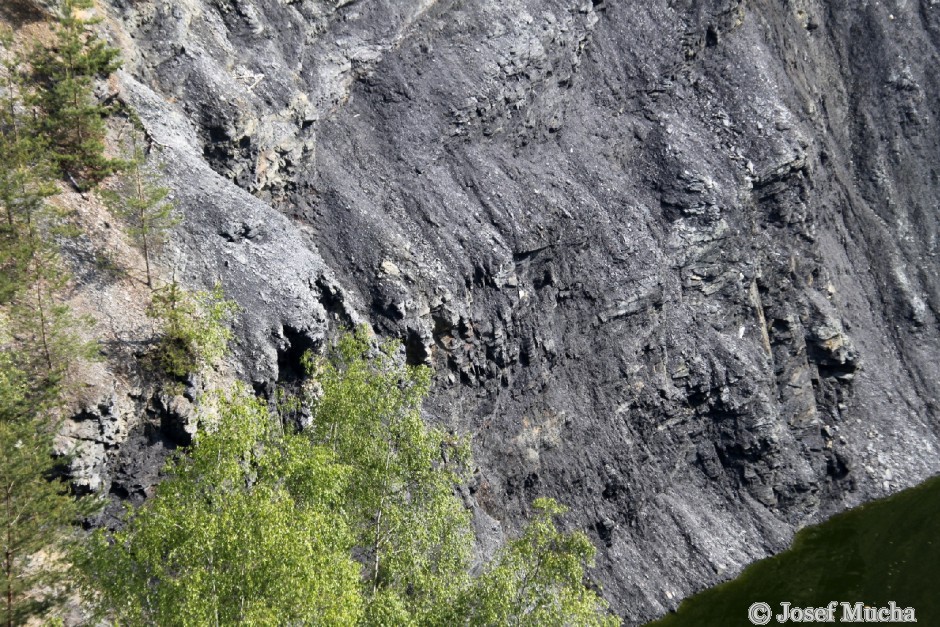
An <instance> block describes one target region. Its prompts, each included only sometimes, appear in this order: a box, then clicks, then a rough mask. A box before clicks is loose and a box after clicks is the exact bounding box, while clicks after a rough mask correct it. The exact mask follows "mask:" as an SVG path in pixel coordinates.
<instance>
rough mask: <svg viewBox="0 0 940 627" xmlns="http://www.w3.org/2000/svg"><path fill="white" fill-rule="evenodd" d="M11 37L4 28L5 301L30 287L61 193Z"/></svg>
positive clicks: (1, 180)
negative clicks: (45, 227)
mask: <svg viewBox="0 0 940 627" xmlns="http://www.w3.org/2000/svg"><path fill="white" fill-rule="evenodd" d="M11 42H12V35H11V34H10V33H9V32H6V33H2V32H0V52H2V53H5V54H6V58H5V59H4V61H3V63H2V65H0V163H3V164H4V167H3V168H0V207H2V210H3V217H2V219H0V269H2V270H3V273H2V275H0V303H4V302H8V301H9V300H10V299H11V298H12V296H13V295H14V293H15V292H16V291H17V290H18V289H21V288H22V287H23V286H24V284H25V278H24V276H23V273H24V270H25V268H26V266H27V265H28V263H29V261H30V258H31V255H32V251H33V250H34V248H35V247H36V245H37V241H36V240H37V238H36V235H37V233H38V231H37V229H39V228H41V227H42V224H43V223H46V224H48V222H49V218H50V217H51V216H50V215H49V213H50V206H49V205H48V204H47V203H46V200H47V199H48V198H49V197H50V196H52V195H53V194H55V192H56V188H55V185H54V184H53V183H52V180H53V178H54V177H53V176H52V175H51V172H52V171H51V169H50V167H49V164H48V161H47V160H46V158H45V152H46V146H45V144H44V142H43V139H42V134H41V133H39V132H38V131H37V129H36V127H35V123H34V120H33V118H32V117H31V116H29V115H27V114H26V111H25V110H24V101H23V97H22V96H23V94H24V93H25V92H27V91H28V87H27V86H26V84H25V82H24V81H25V77H24V75H23V72H22V67H23V65H22V61H21V59H20V58H19V57H18V56H17V55H15V54H14V53H12V52H11V51H10V44H11Z"/></svg>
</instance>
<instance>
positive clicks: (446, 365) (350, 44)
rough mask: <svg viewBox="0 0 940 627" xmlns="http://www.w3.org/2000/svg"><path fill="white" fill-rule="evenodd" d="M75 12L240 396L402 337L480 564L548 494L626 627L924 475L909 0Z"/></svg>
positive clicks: (208, 5) (934, 441)
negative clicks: (462, 478)
mask: <svg viewBox="0 0 940 627" xmlns="http://www.w3.org/2000/svg"><path fill="white" fill-rule="evenodd" d="M108 11H109V18H110V19H109V22H108V26H109V28H110V29H111V31H112V34H113V35H114V36H115V37H116V40H117V41H118V42H119V43H120V45H121V46H122V48H124V50H125V58H126V59H127V61H128V63H127V65H126V70H125V71H124V73H122V75H121V84H122V97H123V98H124V99H126V100H127V101H128V102H130V103H132V104H133V105H134V106H135V107H137V110H138V111H139V113H140V116H141V118H142V119H143V121H144V124H145V125H146V127H147V128H148V130H149V132H150V134H151V136H152V138H153V140H154V141H155V142H156V143H158V144H161V145H164V146H165V148H164V155H165V158H166V161H167V163H168V165H169V177H170V179H171V184H172V186H173V187H174V189H175V190H176V194H177V201H178V203H179V204H180V205H181V206H182V207H183V208H184V210H185V212H186V216H187V218H186V222H185V225H184V226H183V227H181V228H180V229H179V231H178V233H177V237H176V239H175V241H174V246H175V248H176V255H177V259H178V260H179V263H180V264H181V267H183V268H184V270H183V271H182V275H183V277H184V279H185V280H186V281H187V282H190V283H193V284H196V285H199V284H202V285H209V284H211V283H212V282H214V281H215V280H216V279H221V280H222V281H223V283H224V285H225V288H226V290H227V291H228V292H229V293H230V294H231V295H233V297H234V298H236V299H237V300H238V301H239V303H240V304H241V305H242V306H243V307H244V308H245V313H244V315H243V316H242V319H241V322H240V326H239V329H238V331H239V335H238V337H239V341H238V346H237V355H238V361H239V364H240V365H239V368H240V370H241V373H242V375H243V376H245V377H246V378H247V379H249V380H251V381H253V382H254V383H255V384H256V386H257V387H258V388H259V389H265V388H269V386H270V385H271V384H272V383H273V382H275V381H277V380H278V379H279V378H280V379H281V380H285V379H287V380H289V379H290V378H291V377H293V376H296V370H295V369H296V357H297V355H298V354H299V353H300V352H302V350H305V349H306V348H310V347H313V348H317V347H319V346H320V345H321V344H322V341H323V339H324V337H325V336H326V334H327V333H328V332H329V330H330V329H332V328H335V327H337V326H340V325H341V324H348V323H350V322H355V321H358V320H365V321H369V322H370V323H371V324H372V325H373V326H374V328H375V329H376V330H377V331H378V332H379V333H381V334H384V335H388V336H393V337H399V338H401V339H403V340H404V341H405V343H406V346H407V355H408V358H409V359H410V360H412V361H413V362H414V363H428V364H430V365H432V366H433V367H434V369H435V372H436V382H437V384H436V388H435V392H434V395H433V397H432V398H431V399H430V400H429V402H428V405H427V413H428V416H429V418H430V419H432V420H437V421H442V422H443V423H446V424H447V425H450V426H452V427H453V428H454V429H456V430H457V431H459V432H464V433H470V434H472V436H473V442H474V450H475V455H476V461H477V464H478V465H479V470H478V471H477V473H476V475H475V478H474V481H473V484H472V485H471V486H470V490H469V492H470V493H472V499H470V498H468V502H472V503H474V506H475V507H476V508H477V514H478V516H477V521H478V523H479V525H480V526H481V528H482V529H483V530H484V531H486V533H487V534H488V535H487V537H488V538H489V540H490V542H493V541H496V540H497V539H498V538H499V537H500V534H501V533H503V532H506V531H509V530H512V529H515V528H517V527H518V526H519V525H520V524H521V523H522V522H523V521H524V520H525V518H526V516H527V515H528V514H529V511H530V510H529V504H530V502H531V501H532V499H533V498H535V497H536V496H540V495H550V496H555V497H557V498H559V499H560V500H561V501H563V502H564V503H566V504H568V505H569V506H570V507H571V512H570V514H569V515H568V517H567V519H566V524H568V525H570V526H571V527H580V528H583V529H586V530H587V531H588V532H589V534H590V535H591V537H592V538H593V540H594V542H595V544H596V545H597V546H598V548H599V559H598V568H597V569H596V570H595V571H594V575H593V576H594V577H595V579H596V580H597V582H598V584H600V585H601V586H602V587H603V590H604V595H605V596H606V597H607V598H608V599H609V600H610V602H611V604H612V606H613V608H614V609H615V610H616V611H617V612H618V613H619V614H621V615H622V616H624V617H625V619H626V622H627V623H628V624H630V623H637V622H642V621H644V620H646V619H648V618H651V617H654V616H657V615H660V614H662V613H664V612H665V611H667V610H668V609H669V608H671V607H674V606H675V605H676V604H677V603H678V601H679V600H680V599H682V598H683V597H685V596H687V595H689V594H690V593H692V592H694V591H696V590H698V589H700V588H702V587H704V586H707V585H710V584H713V583H715V582H717V581H720V580H723V579H726V578H728V577H731V576H732V575H734V574H735V573H736V572H738V571H739V570H740V569H741V568H742V567H743V565H745V564H747V563H748V562H750V561H752V560H755V559H758V558H761V557H764V556H766V555H768V554H771V553H773V552H775V551H779V550H781V549H782V548H784V547H785V546H786V545H787V542H788V541H789V539H790V538H791V536H792V534H793V532H794V530H795V529H797V528H799V527H800V526H803V525H805V524H808V523H810V522H813V521H817V520H819V519H821V518H822V517H824V516H826V515H829V514H831V513H833V512H836V511H839V510H842V509H845V508H847V507H851V506H854V505H857V504H859V503H861V502H863V501H865V500H868V499H871V498H874V497H877V496H881V495H883V494H885V493H888V492H893V491H895V490H897V489H900V488H902V487H905V486H909V485H912V484H914V483H916V482H918V481H920V480H921V479H923V478H925V477H926V476H927V475H929V474H932V473H935V472H937V471H938V470H940V450H938V446H940V442H938V436H940V417H938V404H937V395H938V374H940V371H938V363H937V362H938V359H937V358H938V356H940V350H938V348H940V337H938V311H940V280H938V276H940V273H938V272H937V269H938V259H937V246H938V209H940V206H938V204H940V183H938V172H937V167H938V166H937V155H938V154H940V128H938V123H940V105H938V103H940V73H938V72H937V71H936V68H937V66H938V62H940V59H938V49H940V3H937V2H936V1H935V0H908V1H905V2H901V1H900V0H897V1H892V0H887V1H885V0H883V1H882V2H857V1H854V0H853V1H848V0H828V1H825V2H823V1H821V0H819V1H817V0H785V1H784V0H781V1H779V2H745V1H743V0H740V1H735V0H648V1H647V2H625V1H616V0H593V1H592V0H473V1H470V0H436V1H435V0H358V1H357V0H352V1H340V2H333V1H331V2H326V1H322V0H295V1H291V0H181V1H174V2H167V1H162V0H152V1H147V0H140V1H134V2H130V1H129V0H109V8H108ZM103 413H107V412H103ZM102 415H103V414H102ZM184 422H185V420H184ZM179 424H181V423H179V421H176V423H174V425H175V426H173V428H176V429H179ZM145 443H146V440H144V439H141V438H139V437H138V438H135V437H130V438H129V439H127V440H126V443H125V444H124V446H125V448H126V451H131V452H125V453H122V455H123V456H124V457H121V459H127V456H128V455H131V456H136V457H138V458H139V457H141V456H142V455H144V453H143V452H142V450H146V446H144V444H145ZM134 447H137V448H136V449H135V448H134ZM141 447H143V448H141ZM115 463H117V462H115ZM140 468H141V470H140V472H145V471H146V472H150V471H147V470H146V464H144V465H141V466H140ZM119 470H120V469H116V470H115V472H118V471H119ZM151 470H152V469H151ZM124 472H125V474H127V470H126V468H125V471H124ZM130 474H131V475H133V472H131V473H130ZM468 497H469V495H468ZM497 521H498V522H497ZM489 548H492V546H491V545H489Z"/></svg>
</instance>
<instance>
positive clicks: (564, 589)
mask: <svg viewBox="0 0 940 627" xmlns="http://www.w3.org/2000/svg"><path fill="white" fill-rule="evenodd" d="M533 506H534V508H535V510H536V516H535V518H534V519H533V520H532V521H531V522H530V523H529V524H528V526H527V527H526V528H525V530H524V532H523V533H522V536H521V537H519V538H517V539H515V540H511V541H510V542H509V543H508V545H507V546H506V547H504V548H503V550H502V551H501V552H500V553H499V555H498V556H497V557H496V559H495V560H494V561H493V563H491V564H490V565H488V567H487V568H486V570H485V571H484V573H483V574H482V575H481V576H480V577H479V578H478V579H477V580H476V581H475V582H474V584H473V586H472V587H470V589H469V590H468V593H467V594H466V595H465V596H464V598H463V601H462V607H461V611H462V613H463V615H464V616H466V617H468V623H469V624H471V625H532V626H533V627H537V626H541V625H584V626H605V627H606V626H608V625H609V626H613V625H619V624H620V621H619V620H618V619H617V618H615V617H613V616H610V615H608V614H607V613H606V604H605V603H604V602H603V600H602V599H600V597H598V596H597V594H596V593H594V592H593V591H592V590H590V589H588V588H586V587H585V586H584V582H583V580H584V571H585V568H587V567H590V566H593V560H594V553H595V549H594V546H593V545H592V544H591V542H590V540H588V538H587V536H585V535H584V534H583V533H581V532H574V533H564V532H562V531H560V530H559V529H558V527H557V525H556V522H555V519H556V517H558V516H560V515H561V514H563V513H565V511H566V510H565V508H564V507H562V506H561V505H559V504H558V503H556V502H555V501H554V500H553V499H546V498H541V499H536V500H535V502H534V504H533Z"/></svg>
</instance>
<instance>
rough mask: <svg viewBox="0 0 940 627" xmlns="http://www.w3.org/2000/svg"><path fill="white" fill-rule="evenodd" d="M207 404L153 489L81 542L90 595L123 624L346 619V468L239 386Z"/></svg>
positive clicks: (350, 577) (349, 583)
mask: <svg viewBox="0 0 940 627" xmlns="http://www.w3.org/2000/svg"><path fill="white" fill-rule="evenodd" d="M216 406H217V411H216V416H217V419H216V420H215V421H214V422H215V424H214V425H211V426H210V427H209V430H207V431H204V432H203V433H201V434H200V435H198V436H197V439H196V443H195V445H194V446H193V448H192V450H191V454H190V455H189V456H183V455H180V456H177V457H176V458H174V459H173V461H172V462H171V463H170V465H169V467H168V473H169V475H170V476H169V478H168V479H167V480H165V481H164V482H163V483H162V484H161V485H160V486H159V487H158V489H157V494H156V496H155V497H154V498H153V499H151V500H150V501H149V502H148V503H147V504H146V505H145V506H143V507H141V508H139V509H138V510H136V511H135V512H133V513H131V515H130V516H129V518H128V520H127V524H126V526H125V527H124V529H123V530H122V531H119V532H117V533H115V534H114V535H113V536H110V535H109V534H107V533H106V532H104V531H99V532H98V533H97V534H96V535H95V536H94V538H93V542H92V543H91V544H90V546H89V547H88V548H86V549H85V551H84V553H83V556H82V557H80V559H79V561H78V564H79V566H80V567H81V569H80V570H81V572H82V573H84V577H85V580H84V581H85V584H86V585H87V586H89V589H90V591H91V594H97V595H99V596H98V601H99V604H100V606H101V607H102V608H105V609H106V610H109V612H110V614H111V617H110V618H112V619H116V620H117V621H119V622H120V623H121V624H130V625H209V624H215V625H236V624H248V625H275V624H317V625H350V624H355V623H356V622H357V621H358V620H359V618H360V616H361V599H360V597H359V592H358V580H359V568H358V565H357V564H356V563H355V562H354V561H353V560H352V559H351V557H350V556H349V547H350V546H351V541H352V535H351V533H350V530H349V529H348V527H347V526H346V525H345V524H344V521H343V519H342V517H341V516H340V515H339V514H338V512H339V511H340V510H339V508H338V502H339V500H340V498H341V494H342V491H343V488H344V487H345V485H346V482H347V481H348V477H349V474H348V469H347V468H346V467H345V466H343V465H342V464H340V463H339V462H338V461H337V458H336V455H335V454H334V453H333V452H332V451H330V450H328V449H325V448H323V447H313V446H310V445H309V442H308V441H307V440H306V439H305V438H303V436H298V435H284V434H282V432H281V430H280V428H279V426H278V425H276V424H275V422H274V421H272V420H271V417H270V415H269V413H268V410H267V408H266V407H265V406H264V405H263V404H262V403H261V402H259V401H257V400H255V399H253V398H250V397H249V396H248V395H247V394H246V393H245V392H244V390H241V389H237V390H236V391H235V392H234V393H232V394H231V395H229V396H221V397H219V398H217V399H216Z"/></svg>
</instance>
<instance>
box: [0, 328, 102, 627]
mask: <svg viewBox="0 0 940 627" xmlns="http://www.w3.org/2000/svg"><path fill="white" fill-rule="evenodd" d="M10 342H11V338H10V337H9V336H7V337H5V338H0V344H2V345H3V347H4V350H3V351H2V352H0V451H3V454H2V455H0V547H2V552H0V591H2V592H0V593H2V601H0V621H2V624H3V625H6V626H7V627H12V626H13V625H21V624H24V623H25V622H26V619H27V618H29V617H41V616H43V615H44V614H45V613H46V612H47V611H48V610H49V609H50V608H52V607H54V606H55V604H56V603H57V601H58V600H59V598H60V596H61V594H62V593H63V592H64V591H65V590H66V589H67V587H68V586H67V583H68V582H67V577H66V574H67V573H66V569H65V565H64V564H63V563H62V562H61V561H60V556H61V555H62V554H64V552H65V551H66V550H67V548H68V547H69V546H70V544H71V541H72V536H71V525H72V523H74V522H75V521H76V520H78V518H79V517H80V516H81V515H84V514H88V513H90V512H91V509H92V507H93V505H92V501H90V500H86V501H84V502H78V501H76V500H75V499H73V498H72V497H71V496H70V495H69V493H68V488H67V485H66V484H65V483H64V482H62V481H61V480H59V479H56V478H55V477H56V476H57V475H58V474H60V473H59V469H58V467H57V464H56V460H55V459H54V457H53V438H54V437H55V433H56V430H57V426H58V422H57V421H56V420H55V418H54V416H55V409H56V406H57V405H58V403H59V398H60V391H61V388H60V386H59V385H58V384H57V383H48V382H42V383H40V382H37V381H36V380H35V379H33V378H32V377H31V376H30V375H29V374H28V372H27V371H26V370H24V369H22V368H20V367H19V366H18V364H17V363H16V360H15V359H14V358H13V356H14V355H15V353H14V352H13V351H8V350H6V349H7V347H9V346H10Z"/></svg>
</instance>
